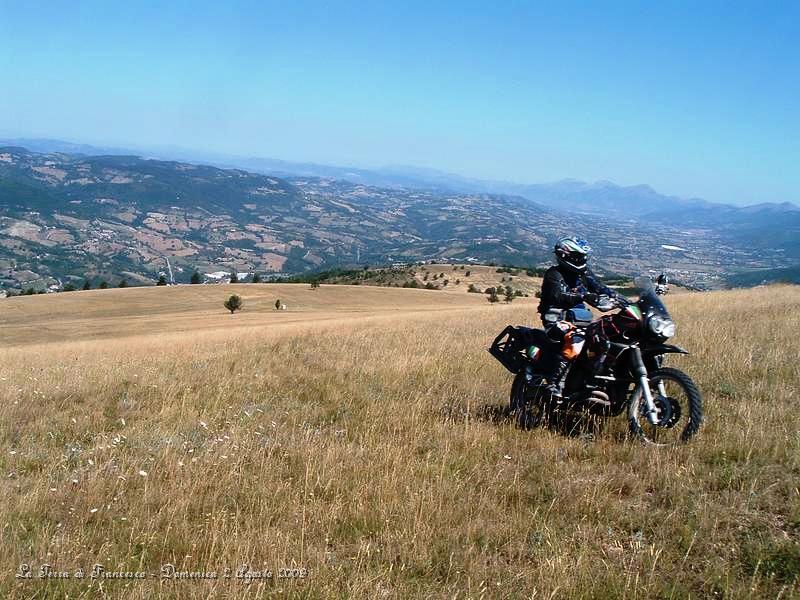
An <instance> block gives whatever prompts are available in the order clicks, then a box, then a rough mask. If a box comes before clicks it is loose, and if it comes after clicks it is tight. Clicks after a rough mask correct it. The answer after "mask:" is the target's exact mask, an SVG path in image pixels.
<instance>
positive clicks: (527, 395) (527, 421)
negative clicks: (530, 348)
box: [509, 370, 548, 430]
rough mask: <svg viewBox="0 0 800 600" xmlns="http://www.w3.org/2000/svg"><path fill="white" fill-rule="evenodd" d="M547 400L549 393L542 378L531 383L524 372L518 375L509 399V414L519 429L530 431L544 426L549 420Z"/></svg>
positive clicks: (535, 378) (512, 385)
mask: <svg viewBox="0 0 800 600" xmlns="http://www.w3.org/2000/svg"><path fill="white" fill-rule="evenodd" d="M547 400H548V392H547V391H546V389H545V388H544V386H543V385H542V384H541V378H540V377H539V378H537V377H534V378H533V379H532V380H531V381H529V380H528V378H527V377H526V375H525V371H524V370H523V371H520V372H519V373H517V376H516V377H514V383H512V384H511V394H510V399H509V412H510V413H511V416H512V417H513V419H514V422H515V423H516V425H517V427H519V428H520V429H523V430H529V429H534V428H535V427H539V426H540V425H542V424H544V423H545V421H546V420H547V418H548V411H547V404H548V403H547Z"/></svg>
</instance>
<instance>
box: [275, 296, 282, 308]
mask: <svg viewBox="0 0 800 600" xmlns="http://www.w3.org/2000/svg"><path fill="white" fill-rule="evenodd" d="M280 309H281V299H280V298H278V299H277V300H275V310H280Z"/></svg>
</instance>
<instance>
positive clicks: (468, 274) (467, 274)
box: [464, 271, 472, 277]
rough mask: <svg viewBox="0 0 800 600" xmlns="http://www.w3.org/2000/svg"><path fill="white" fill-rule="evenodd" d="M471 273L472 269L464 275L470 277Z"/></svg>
mask: <svg viewBox="0 0 800 600" xmlns="http://www.w3.org/2000/svg"><path fill="white" fill-rule="evenodd" d="M471 273H472V271H467V272H466V273H464V277H469V276H470V274H471Z"/></svg>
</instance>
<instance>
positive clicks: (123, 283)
mask: <svg viewBox="0 0 800 600" xmlns="http://www.w3.org/2000/svg"><path fill="white" fill-rule="evenodd" d="M119 287H121V288H126V287H128V280H127V279H123V280H121V281H120V282H119Z"/></svg>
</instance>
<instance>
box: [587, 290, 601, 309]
mask: <svg viewBox="0 0 800 600" xmlns="http://www.w3.org/2000/svg"><path fill="white" fill-rule="evenodd" d="M583 299H584V300H586V302H588V303H589V304H591V305H592V306H595V305H596V304H597V302H598V301H599V300H600V297H599V296H598V295H597V294H595V293H594V292H588V293H586V294H584V295H583Z"/></svg>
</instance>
